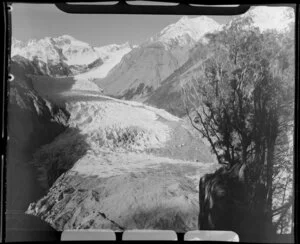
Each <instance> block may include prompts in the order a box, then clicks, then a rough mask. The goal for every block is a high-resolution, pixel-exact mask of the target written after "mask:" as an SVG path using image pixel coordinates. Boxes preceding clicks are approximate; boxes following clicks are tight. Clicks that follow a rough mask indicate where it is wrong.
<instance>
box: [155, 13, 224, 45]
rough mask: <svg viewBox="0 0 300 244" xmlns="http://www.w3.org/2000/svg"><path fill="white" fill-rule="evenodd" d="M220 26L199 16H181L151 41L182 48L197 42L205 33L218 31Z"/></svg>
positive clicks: (207, 18)
mask: <svg viewBox="0 0 300 244" xmlns="http://www.w3.org/2000/svg"><path fill="white" fill-rule="evenodd" d="M221 26H222V25H220V24H219V23H217V22H216V21H215V20H213V19H211V18H209V17H206V16H200V17H195V18H189V17H187V16H183V17H182V18H180V19H179V20H178V21H177V22H176V23H174V24H171V25H168V26H167V27H165V28H164V29H163V30H162V31H161V32H160V33H159V34H157V35H156V36H154V37H153V38H151V41H160V42H162V43H164V44H167V45H168V46H171V47H172V46H174V45H179V46H184V45H186V44H188V43H189V42H191V41H192V42H197V41H199V40H200V39H201V38H202V37H203V36H204V35H205V34H206V33H209V32H214V31H216V30H219V29H220V28H221Z"/></svg>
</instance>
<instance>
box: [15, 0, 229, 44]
mask: <svg viewBox="0 0 300 244" xmlns="http://www.w3.org/2000/svg"><path fill="white" fill-rule="evenodd" d="M180 17H181V16H179V15H171V16H169V15H155V16H153V15H116V14H114V15H105V14H103V15H102V14H93V15H92V14H67V13H64V12H62V11H60V10H59V9H57V8H56V6H55V5H54V4H17V3H15V4H13V13H12V34H13V37H15V38H16V39H18V40H21V41H28V40H29V39H33V38H35V39H40V38H43V37H46V36H49V37H56V36H60V35H63V34H68V35H71V36H73V37H75V38H76V39H78V40H81V41H85V42H87V43H89V44H91V45H93V46H103V45H107V44H112V43H117V44H121V43H124V42H127V41H129V42H130V43H132V44H139V43H141V42H142V41H144V40H145V39H147V38H149V37H151V36H152V35H154V34H156V33H157V32H159V31H161V30H162V29H163V28H164V27H166V26H167V25H169V24H171V23H174V22H176V21H177V20H178V19H180ZM210 17H212V18H213V19H215V20H216V21H217V22H219V23H226V22H227V21H228V20H229V19H230V18H231V17H230V16H210Z"/></svg>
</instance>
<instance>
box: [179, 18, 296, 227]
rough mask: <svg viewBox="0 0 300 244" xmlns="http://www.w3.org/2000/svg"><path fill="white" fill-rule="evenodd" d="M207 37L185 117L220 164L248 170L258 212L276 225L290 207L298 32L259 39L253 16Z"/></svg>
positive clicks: (187, 89) (186, 94)
mask: <svg viewBox="0 0 300 244" xmlns="http://www.w3.org/2000/svg"><path fill="white" fill-rule="evenodd" d="M206 38H207V39H208V41H209V43H208V46H207V48H208V50H209V52H208V55H206V57H205V58H204V59H203V62H202V66H201V68H200V69H201V72H200V74H201V75H199V77H197V78H196V79H194V80H192V81H190V82H189V83H188V84H187V85H186V87H185V88H184V89H183V93H184V96H183V97H184V103H185V107H186V110H187V115H188V116H189V118H190V121H191V123H192V125H193V126H194V127H195V128H196V129H197V130H198V131H199V132H200V133H201V135H202V136H203V137H205V138H206V139H207V140H208V141H209V143H210V145H211V148H212V151H213V152H214V154H215V155H216V156H217V159H218V162H219V163H220V164H222V165H225V166H226V167H228V168H232V167H233V166H234V165H239V164H245V165H246V168H247V175H246V177H247V179H246V184H247V187H248V192H249V195H250V199H251V202H250V206H251V208H252V210H253V211H258V208H262V209H263V210H262V212H263V213H265V215H266V218H267V219H268V221H271V220H272V217H273V220H274V216H275V215H276V216H278V214H282V213H283V212H284V211H285V213H286V212H287V209H289V208H290V206H291V204H292V198H291V197H290V195H291V183H292V182H291V179H292V152H291V150H290V151H287V150H283V149H284V148H285V149H287V147H288V148H290V147H291V145H290V143H288V141H289V140H290V139H289V138H291V135H292V128H293V122H292V121H293V102H294V101H293V89H294V66H293V64H294V54H293V51H294V49H293V48H294V47H293V43H294V37H293V30H292V29H291V30H290V31H289V32H286V33H277V32H275V31H269V32H263V33H261V32H260V31H259V29H258V28H256V27H254V26H253V25H252V19H251V16H249V17H246V18H245V17H243V18H237V19H235V20H233V21H232V22H231V23H229V24H228V25H227V26H225V27H224V28H223V30H222V31H220V32H217V33H213V34H208V35H207V36H206ZM190 108H192V109H190ZM283 138H286V140H285V141H284V140H283ZM287 152H288V153H287ZM279 175H281V180H278V177H279ZM282 175H284V176H282ZM276 179H277V180H276ZM288 188H289V190H288ZM259 189H260V190H259ZM274 196H276V199H278V197H279V198H281V203H280V205H281V206H285V208H283V209H280V207H278V201H274V199H273V197H274ZM275 202H276V204H275ZM276 207H277V208H279V209H280V211H279V212H276V211H278V209H277V208H276ZM274 208H276V210H274ZM274 213H276V214H274ZM278 219H279V220H280V221H282V220H283V219H284V217H279V218H278ZM278 226H280V224H279V223H278V222H277V223H276V224H275V227H277V228H278ZM280 228H281V230H282V227H280Z"/></svg>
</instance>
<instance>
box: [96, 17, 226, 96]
mask: <svg viewBox="0 0 300 244" xmlns="http://www.w3.org/2000/svg"><path fill="white" fill-rule="evenodd" d="M220 28H221V25H219V24H218V23H217V22H215V21H214V20H212V19H210V18H208V17H196V18H188V17H182V18H181V19H180V20H179V21H178V22H176V23H174V24H172V25H170V26H167V27H166V28H165V29H163V30H162V31H161V32H160V33H158V34H157V35H155V36H154V37H152V38H150V39H149V40H148V41H146V42H145V43H143V44H141V45H140V46H139V47H138V48H135V49H133V50H132V51H131V52H130V53H128V54H127V55H125V56H124V57H123V58H122V60H121V62H120V63H119V64H118V65H117V66H115V68H114V69H112V70H111V71H110V73H109V74H108V76H107V77H105V78H104V79H99V80H97V81H96V83H97V84H98V85H99V86H100V87H101V88H103V90H104V93H106V94H109V95H113V96H116V97H119V98H124V99H134V100H140V101H142V100H144V99H145V97H147V96H148V94H149V93H151V92H152V91H153V90H155V89H157V88H158V87H159V86H160V85H161V82H162V81H163V80H164V79H166V78H167V77H168V76H169V75H170V74H172V73H173V72H174V71H175V70H176V69H178V68H179V67H181V66H182V65H183V64H184V63H185V62H186V61H187V60H188V58H189V56H190V52H189V51H190V50H191V48H193V47H194V46H195V44H196V43H197V42H198V41H201V42H205V39H203V37H204V35H205V34H206V33H208V32H214V31H216V30H219V29H220Z"/></svg>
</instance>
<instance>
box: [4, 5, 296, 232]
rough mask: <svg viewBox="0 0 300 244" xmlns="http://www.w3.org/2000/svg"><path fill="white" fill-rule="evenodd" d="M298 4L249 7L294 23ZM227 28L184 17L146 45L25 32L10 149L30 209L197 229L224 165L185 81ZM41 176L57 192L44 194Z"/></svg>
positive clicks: (79, 220)
mask: <svg viewBox="0 0 300 244" xmlns="http://www.w3.org/2000/svg"><path fill="white" fill-rule="evenodd" d="M274 9H275V10H274ZM273 10H274V11H273ZM292 12H293V11H292V10H291V9H290V8H278V9H277V8H269V7H257V8H254V9H253V10H251V11H249V12H248V13H247V14H245V15H243V16H247V15H250V14H251V15H253V20H254V23H253V24H254V25H256V26H257V27H258V28H260V29H261V30H262V31H266V30H269V29H270V27H271V28H275V29H276V30H278V31H285V30H287V28H288V27H289V25H290V24H291V23H292V20H293V15H292ZM272 13H275V14H276V15H272ZM243 16H242V18H243ZM229 24H230V23H229ZM222 28H223V25H221V24H219V23H217V22H216V21H215V20H213V19H211V18H209V17H204V16H201V17H193V18H191V17H182V18H180V19H179V20H178V21H177V22H176V23H173V24H171V25H169V26H167V27H165V28H164V29H163V30H161V31H160V32H159V33H157V34H156V35H154V36H152V37H150V38H148V39H147V40H146V41H145V42H143V43H141V44H139V45H138V46H136V45H131V44H130V43H124V44H120V45H118V44H111V45H107V46H103V47H93V46H91V45H89V44H88V43H85V42H82V41H79V40H77V39H76V38H74V37H71V36H69V35H63V36H59V37H45V38H43V39H41V40H30V41H28V42H21V41H18V40H16V39H14V38H13V39H12V51H11V56H12V61H11V72H12V73H13V74H14V76H15V79H14V80H13V81H11V82H10V83H9V86H10V92H9V96H10V100H9V101H10V105H9V114H10V115H11V117H10V121H9V124H10V126H9V128H8V135H9V137H10V138H11V139H10V140H9V142H8V148H9V149H8V154H9V155H8V158H9V160H10V162H13V163H15V162H16V164H18V165H22V170H19V171H18V175H20V177H16V176H15V175H16V170H15V168H18V167H15V166H14V164H13V165H12V164H10V165H9V168H8V174H9V175H11V179H13V182H14V183H13V184H15V185H16V187H17V188H18V189H19V188H20V187H19V186H20V185H21V184H22V188H21V189H22V191H23V190H24V191H23V192H22V194H23V195H24V196H25V195H26V196H27V197H26V204H27V205H26V204H25V205H26V209H27V211H26V213H27V214H30V215H33V216H38V217H39V218H41V219H42V220H44V221H46V222H47V223H49V224H50V225H51V226H52V227H53V228H55V229H56V230H60V231H61V230H64V229H70V228H71V229H72V228H75V229H81V228H111V229H114V230H124V229H173V230H176V231H178V232H185V231H187V230H193V229H197V222H198V220H197V218H198V211H199V205H198V194H199V191H198V184H199V179H200V177H201V176H202V175H203V174H205V173H211V172H213V171H214V170H216V168H218V167H219V166H217V165H216V159H215V157H214V155H213V154H212V153H211V151H210V149H209V146H208V145H207V143H206V142H205V140H204V139H202V138H201V137H200V135H199V133H197V132H196V131H195V130H194V129H193V128H192V126H191V124H190V123H189V121H188V120H187V118H186V117H185V112H184V108H183V106H182V102H181V97H180V96H181V86H182V85H183V84H184V83H185V82H186V81H188V80H190V79H192V78H195V77H197V75H198V73H197V72H198V67H199V66H200V65H201V63H202V62H203V57H204V56H206V55H207V53H206V49H205V45H206V43H207V40H206V37H205V35H206V34H207V33H212V32H215V31H218V30H220V29H222ZM16 152H17V153H16ZM16 155H20V156H16ZM24 160H26V162H30V164H26V162H25V163H24ZM28 165H31V166H32V165H33V166H34V168H35V170H36V171H37V172H35V171H33V170H32V169H30V168H29V166H28ZM26 176H30V177H27V178H30V179H32V178H34V177H36V178H35V180H32V181H28V179H27V178H26ZM37 182H38V183H40V185H41V186H42V188H43V189H44V190H45V189H46V192H43V191H42V190H41V189H40V190H39V195H36V192H35V189H37V188H36V187H37V186H36V185H37ZM26 184H27V185H26ZM29 184H31V185H29ZM9 192H10V197H9V199H10V200H9V201H10V202H9V203H12V204H15V202H18V197H19V195H17V194H16V192H15V191H14V188H12V189H10V191H9ZM145 192H146V193H147V194H145ZM30 194H31V195H30ZM29 203H31V204H29ZM28 206H29V207H28ZM18 207H20V208H21V209H22V210H24V212H25V210H26V209H24V204H23V205H22V206H18ZM8 218H10V217H8ZM29 222H30V221H29Z"/></svg>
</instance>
